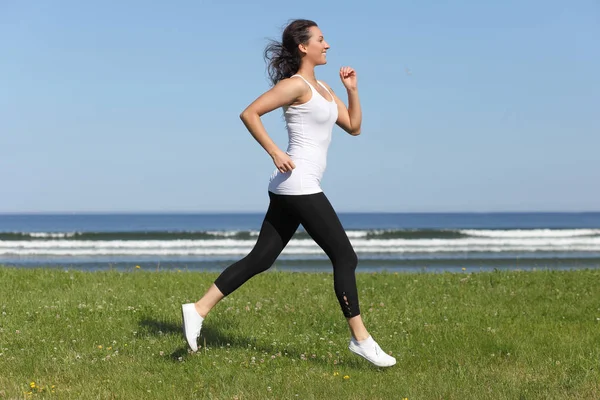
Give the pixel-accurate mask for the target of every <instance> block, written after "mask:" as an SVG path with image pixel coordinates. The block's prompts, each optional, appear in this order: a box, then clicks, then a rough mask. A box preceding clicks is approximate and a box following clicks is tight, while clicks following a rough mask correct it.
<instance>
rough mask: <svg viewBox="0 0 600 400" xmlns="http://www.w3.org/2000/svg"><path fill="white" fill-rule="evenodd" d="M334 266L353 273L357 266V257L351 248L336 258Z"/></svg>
mask: <svg viewBox="0 0 600 400" xmlns="http://www.w3.org/2000/svg"><path fill="white" fill-rule="evenodd" d="M336 261H337V262H336V264H337V265H338V266H339V267H340V268H343V269H345V270H348V271H353V272H354V271H355V270H356V267H357V266H358V256H357V255H356V252H355V251H354V249H353V248H349V249H347V250H345V251H344V252H343V254H341V255H340V256H339V257H337V260H336Z"/></svg>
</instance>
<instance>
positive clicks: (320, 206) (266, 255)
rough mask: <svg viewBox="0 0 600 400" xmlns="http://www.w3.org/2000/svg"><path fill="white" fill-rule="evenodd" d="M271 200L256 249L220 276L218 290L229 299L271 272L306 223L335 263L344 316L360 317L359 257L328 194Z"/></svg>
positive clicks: (270, 194) (335, 283)
mask: <svg viewBox="0 0 600 400" xmlns="http://www.w3.org/2000/svg"><path fill="white" fill-rule="evenodd" d="M269 198H270V204H269V209H268V210H267V214H266V216H265V219H264V221H263V223H262V227H261V229H260V233H259V235H258V240H257V242H256V244H255V246H254V248H253V249H252V251H251V252H250V253H249V254H248V255H247V256H246V257H244V258H243V259H241V260H239V261H237V262H235V263H234V264H232V265H230V266H229V267H227V269H225V270H224V271H223V272H222V273H221V275H219V277H218V278H217V279H216V280H215V285H216V286H217V288H219V290H220V291H221V292H222V293H223V294H224V295H225V296H227V295H229V294H230V293H232V292H233V291H234V290H236V289H237V288H238V287H240V286H241V285H243V284H244V283H245V282H246V281H248V280H249V279H250V278H252V277H253V276H254V275H257V274H259V273H261V272H263V271H266V270H267V269H269V268H270V267H271V266H272V265H273V263H274V262H275V260H276V259H277V257H278V256H279V254H280V253H281V251H282V250H283V248H284V247H285V246H286V245H287V243H288V242H289V241H290V239H291V238H292V236H293V235H294V233H295V232H296V229H298V226H299V225H300V224H302V226H303V227H304V229H305V230H306V232H307V233H308V234H309V235H310V236H311V237H312V238H313V239H314V241H315V242H316V243H317V244H318V245H319V246H320V247H321V248H322V249H323V251H325V253H326V254H327V256H328V257H329V259H330V260H331V262H332V264H333V285H334V289H335V294H336V296H337V298H338V301H339V303H340V307H341V308H342V312H343V313H344V316H346V317H347V318H350V317H354V316H357V315H359V314H360V309H359V305H358V292H357V290H356V277H355V274H354V272H355V270H356V266H357V264H358V258H357V257H356V253H355V252H354V249H353V248H352V245H351V243H350V240H349V239H348V236H347V235H346V232H345V231H344V228H343V227H342V224H341V222H340V220H339V218H338V216H337V214H336V213H335V210H334V209H333V207H332V206H331V203H329V200H328V199H327V197H326V196H325V194H324V193H323V192H320V193H315V194H308V195H279V194H274V193H272V192H269Z"/></svg>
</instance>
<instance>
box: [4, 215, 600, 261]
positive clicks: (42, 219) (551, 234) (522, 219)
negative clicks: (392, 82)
mask: <svg viewBox="0 0 600 400" xmlns="http://www.w3.org/2000/svg"><path fill="white" fill-rule="evenodd" d="M339 216H340V219H341V221H342V224H343V225H344V227H345V229H346V232H347V234H348V237H349V238H350V241H351V242H352V244H353V246H354V249H355V251H356V253H357V254H358V258H359V266H358V270H357V271H358V272H372V271H390V272H391V271H394V272H404V271H411V272H414V271H422V272H442V271H456V272H458V271H463V269H464V270H466V271H471V272H475V271H488V270H494V269H520V270H529V269H576V268H598V267H599V266H600V212H590V213H423V214H420V213H339ZM263 217H264V214H263V213H247V214H47V215H44V214H2V215H0V265H5V266H17V267H23V268H28V267H47V268H63V269H81V270H93V271H96V270H107V269H116V270H131V269H132V268H135V266H140V268H143V269H147V270H198V271H222V270H223V269H224V268H226V267H227V266H228V265H230V264H231V263H233V262H235V261H236V260H238V259H240V258H242V257H244V256H245V255H246V254H247V253H248V252H249V251H250V250H251V249H252V247H253V245H254V243H255V242H256V239H257V237H258V232H259V229H260V225H261V223H262V219H263ZM272 268H273V269H276V270H288V271H331V264H330V262H329V260H328V258H327V256H326V255H325V253H324V252H323V251H322V250H321V249H320V248H319V247H318V246H317V245H316V244H315V243H314V242H313V241H312V239H311V238H310V237H309V236H308V235H307V234H306V232H304V231H303V229H302V227H300V229H299V230H298V232H297V233H296V235H295V236H294V238H293V239H292V240H291V241H290V243H289V244H288V246H287V247H286V248H285V249H284V251H283V252H282V254H281V255H280V257H279V259H278V260H277V261H276V262H275V265H274V266H273V267H272Z"/></svg>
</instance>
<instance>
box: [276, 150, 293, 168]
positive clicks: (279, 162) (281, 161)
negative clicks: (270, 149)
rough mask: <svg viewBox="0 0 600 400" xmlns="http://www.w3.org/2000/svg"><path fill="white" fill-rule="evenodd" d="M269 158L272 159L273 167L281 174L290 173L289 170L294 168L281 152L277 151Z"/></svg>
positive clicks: (286, 156)
mask: <svg viewBox="0 0 600 400" xmlns="http://www.w3.org/2000/svg"><path fill="white" fill-rule="evenodd" d="M271 157H272V158H273V162H274V163H275V166H276V167H277V169H278V170H279V172H281V173H286V172H290V171H291V170H293V169H294V168H296V164H294V162H293V161H292V159H291V158H290V156H289V155H288V154H287V153H284V152H283V151H281V150H277V151H276V152H275V153H274V154H272V155H271Z"/></svg>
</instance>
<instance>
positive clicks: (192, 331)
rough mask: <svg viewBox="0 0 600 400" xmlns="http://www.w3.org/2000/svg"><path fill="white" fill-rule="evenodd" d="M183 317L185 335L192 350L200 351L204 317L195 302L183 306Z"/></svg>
mask: <svg viewBox="0 0 600 400" xmlns="http://www.w3.org/2000/svg"><path fill="white" fill-rule="evenodd" d="M181 317H182V319H183V335H184V336H185V340H187V343H188V345H189V346H190V348H191V349H192V351H198V343H197V340H198V336H200V330H201V329H202V322H203V321H204V318H202V317H201V316H200V314H198V311H196V306H195V305H194V303H187V304H183V305H182V306H181Z"/></svg>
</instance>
